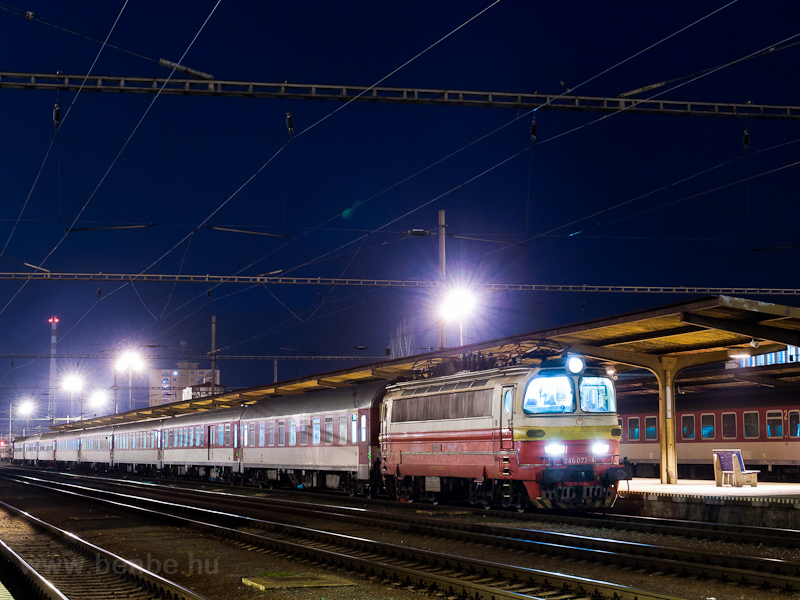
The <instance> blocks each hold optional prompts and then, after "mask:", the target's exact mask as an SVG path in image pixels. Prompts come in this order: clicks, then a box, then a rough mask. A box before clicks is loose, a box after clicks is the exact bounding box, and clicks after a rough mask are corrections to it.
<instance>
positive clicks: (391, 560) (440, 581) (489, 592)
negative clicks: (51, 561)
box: [0, 474, 678, 600]
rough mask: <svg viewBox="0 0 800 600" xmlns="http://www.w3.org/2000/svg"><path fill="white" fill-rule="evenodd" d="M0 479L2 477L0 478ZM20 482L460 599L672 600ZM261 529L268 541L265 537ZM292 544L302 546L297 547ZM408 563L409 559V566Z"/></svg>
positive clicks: (288, 527)
mask: <svg viewBox="0 0 800 600" xmlns="http://www.w3.org/2000/svg"><path fill="white" fill-rule="evenodd" d="M0 476H2V477H7V475H5V474H0ZM9 478H13V477H9ZM22 479H25V478H24V477H23V478H22ZM20 483H22V484H24V485H29V486H32V487H37V488H41V489H45V490H50V491H55V492H58V493H61V494H66V495H69V496H72V497H76V498H80V499H81V500H90V501H93V502H98V503H101V504H106V505H109V506H111V507H113V508H115V509H120V510H128V511H136V512H140V513H143V514H145V515H147V516H149V517H152V518H158V519H161V520H163V521H165V522H168V523H170V524H172V525H178V524H180V525H183V526H187V527H192V528H195V529H198V530H202V531H204V532H207V533H213V534H215V535H218V536H220V537H223V538H226V539H230V540H234V541H236V542H238V543H240V544H244V545H245V546H256V547H266V548H269V549H270V550H272V551H275V552H282V553H288V554H291V555H294V556H301V557H302V558H304V559H307V560H314V561H316V562H321V563H323V564H326V565H329V566H333V567H336V568H339V569H348V570H351V571H354V572H356V573H358V574H360V575H362V576H365V575H366V576H370V577H372V576H378V577H382V578H385V579H391V580H394V581H401V582H404V583H405V584H406V585H414V586H417V587H419V588H421V589H426V590H429V591H445V592H446V593H456V594H460V595H462V596H463V597H471V598H476V599H477V598H486V599H490V598H496V599H509V600H512V599H513V600H522V599H530V598H540V597H539V596H536V595H531V594H527V593H523V592H520V591H519V590H520V588H521V587H525V588H529V589H531V590H539V593H543V594H546V595H551V594H552V592H553V591H555V590H558V591H559V592H560V594H563V595H559V598H563V599H564V600H570V599H573V598H574V599H575V600H577V599H581V598H588V597H591V598H596V599H598V600H600V599H604V598H606V599H609V600H611V599H613V600H678V599H676V598H675V597H673V596H668V595H665V594H661V593H658V592H649V591H645V590H640V589H635V588H630V587H628V586H622V585H617V584H614V583H609V582H604V581H597V580H592V579H587V578H584V577H574V576H569V575H564V574H561V573H555V572H551V571H542V570H539V569H530V568H525V567H516V566H510V565H504V564H499V563H492V562H489V561H482V560H476V559H468V558H462V557H458V556H453V555H448V554H442V553H437V552H430V551H427V550H418V549H414V548H408V547H405V546H399V545H396V544H388V543H381V542H374V541H371V540H367V539H364V538H360V537H356V536H348V535H344V534H340V533H332V532H327V531H322V530H319V529H312V528H307V527H300V526H296V525H288V524H284V523H277V522H274V521H266V520H262V519H255V518H252V517H245V516H241V515H236V514H232V513H226V512H222V511H216V510H209V509H205V508H198V507H192V506H184V505H179V504H176V503H172V502H166V501H163V500H153V499H147V498H132V497H131V496H130V495H125V494H120V493H117V492H108V491H101V490H96V489H88V488H82V487H81V486H78V485H75V484H58V483H56V484H55V485H54V486H50V485H44V484H37V483H32V482H30V481H21V482H20ZM62 486H63V487H62ZM68 487H75V488H79V489H82V490H83V491H84V492H86V491H90V492H94V493H95V494H100V495H102V494H105V495H111V496H123V497H124V498H125V499H126V500H128V501H131V500H139V501H143V502H144V503H145V504H153V505H158V506H159V507H160V508H162V509H167V508H169V509H172V510H177V511H181V512H184V513H185V512H189V513H200V514H203V515H205V516H206V518H208V517H212V518H214V519H216V520H219V521H221V522H235V523H237V524H238V525H239V526H237V527H228V526H225V525H220V524H218V523H211V522H208V521H200V520H197V519H195V518H190V517H187V516H184V514H175V512H164V510H155V509H152V508H147V507H145V506H137V505H136V504H130V503H129V502H120V501H116V500H110V499H108V498H102V497H98V495H90V494H86V493H81V492H77V491H72V490H69V489H65V488H68ZM241 524H245V527H242V526H241ZM251 528H257V529H251ZM264 530H266V531H267V532H268V533H269V534H270V535H265V534H264V532H263V531H264ZM299 538H301V539H302V540H304V541H299ZM339 548H344V550H339ZM365 551H366V552H368V553H369V554H371V555H373V558H370V557H369V556H366V557H365V556H364V552H365ZM408 561H411V564H409V562H408ZM455 573H462V574H464V573H465V574H466V575H465V576H459V577H457V578H456V577H453V574H455ZM490 580H491V581H501V582H504V585H510V586H511V587H513V589H508V588H506V589H503V588H501V587H492V586H491V585H489V584H488V582H489V581H490Z"/></svg>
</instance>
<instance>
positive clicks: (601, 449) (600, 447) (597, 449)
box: [592, 442, 611, 454]
mask: <svg viewBox="0 0 800 600" xmlns="http://www.w3.org/2000/svg"><path fill="white" fill-rule="evenodd" d="M610 449H611V446H609V445H608V444H603V443H600V442H598V443H596V444H595V445H593V446H592V454H608V451H609V450H610Z"/></svg>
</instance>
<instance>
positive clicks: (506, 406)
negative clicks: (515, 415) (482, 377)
mask: <svg viewBox="0 0 800 600" xmlns="http://www.w3.org/2000/svg"><path fill="white" fill-rule="evenodd" d="M513 400H514V392H513V390H512V389H511V388H508V389H507V390H505V391H504V392H503V412H504V413H505V414H507V415H510V414H511V403H512V402H513Z"/></svg>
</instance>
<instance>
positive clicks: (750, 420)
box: [744, 412, 759, 439]
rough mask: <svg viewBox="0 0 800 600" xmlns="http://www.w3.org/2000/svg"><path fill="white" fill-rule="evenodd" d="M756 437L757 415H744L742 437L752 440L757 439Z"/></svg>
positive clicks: (748, 413) (749, 413)
mask: <svg viewBox="0 0 800 600" xmlns="http://www.w3.org/2000/svg"><path fill="white" fill-rule="evenodd" d="M758 435H759V434H758V413H757V412H746V413H744V437H746V438H751V439H752V438H757V437H758Z"/></svg>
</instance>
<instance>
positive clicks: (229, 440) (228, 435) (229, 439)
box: [225, 423, 231, 446]
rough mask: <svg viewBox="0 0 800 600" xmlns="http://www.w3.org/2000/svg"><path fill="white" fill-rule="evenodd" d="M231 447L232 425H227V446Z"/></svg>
mask: <svg viewBox="0 0 800 600" xmlns="http://www.w3.org/2000/svg"><path fill="white" fill-rule="evenodd" d="M230 445H231V424H230V423H225V446H230Z"/></svg>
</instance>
